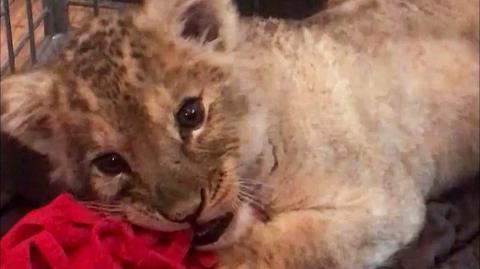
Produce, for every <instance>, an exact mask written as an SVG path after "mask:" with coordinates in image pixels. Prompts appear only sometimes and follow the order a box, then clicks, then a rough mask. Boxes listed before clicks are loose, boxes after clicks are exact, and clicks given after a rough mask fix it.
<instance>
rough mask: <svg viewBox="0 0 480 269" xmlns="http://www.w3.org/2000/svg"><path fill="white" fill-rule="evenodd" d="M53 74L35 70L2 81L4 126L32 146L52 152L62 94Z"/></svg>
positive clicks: (39, 150) (7, 130) (24, 142)
mask: <svg viewBox="0 0 480 269" xmlns="http://www.w3.org/2000/svg"><path fill="white" fill-rule="evenodd" d="M53 77H54V76H53V75H51V74H49V73H46V72H43V71H36V72H32V73H26V74H20V75H12V76H10V77H8V78H6V79H5V80H3V81H1V84H0V86H1V88H0V93H1V99H0V100H1V120H0V125H1V130H2V132H3V133H6V134H8V135H10V136H12V137H14V138H16V139H18V141H19V142H20V143H22V144H23V145H25V146H27V147H29V148H30V149H32V150H34V151H37V152H38V153H41V154H44V155H50V154H52V153H53V152H52V150H53V148H52V146H53V145H54V143H55V142H54V141H53V140H54V137H55V132H54V130H55V125H56V124H58V122H57V121H56V117H57V115H56V113H55V112H56V109H57V107H58V102H59V101H60V100H59V96H58V93H56V92H55V82H54V78H53Z"/></svg>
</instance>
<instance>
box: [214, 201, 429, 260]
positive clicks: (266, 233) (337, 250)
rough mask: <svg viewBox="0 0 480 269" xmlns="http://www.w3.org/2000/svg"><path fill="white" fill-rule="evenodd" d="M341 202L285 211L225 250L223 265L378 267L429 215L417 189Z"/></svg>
mask: <svg viewBox="0 0 480 269" xmlns="http://www.w3.org/2000/svg"><path fill="white" fill-rule="evenodd" d="M360 200H362V201H358V202H356V203H355V204H351V205H350V206H346V207H339V208H334V207H332V208H329V207H325V208H320V207H319V208H311V209H304V210H299V211H291V212H285V213H283V214H280V215H278V216H277V217H276V218H274V219H273V220H272V221H271V222H269V223H267V224H262V225H259V226H256V227H254V228H253V231H252V234H251V235H250V236H249V237H248V239H246V240H245V241H244V242H243V243H240V244H239V245H236V246H235V247H233V248H232V249H227V250H224V251H223V252H221V254H220V257H221V264H220V265H221V266H220V268H221V269H226V268H237V269H239V268H245V269H246V268H253V269H256V268H266V269H287V268H291V269H302V268H303V269H312V268H315V269H352V268H362V269H365V268H374V267H375V266H378V265H379V264H381V263H383V262H384V261H385V260H386V259H388V257H389V256H390V255H391V254H393V253H394V252H395V251H396V250H397V249H399V248H400V247H402V246H403V245H405V244H406V243H408V242H409V241H410V240H412V239H413V237H414V236H415V235H416V234H417V232H418V231H419V230H420V227H421V224H422V222H423V218H424V213H423V212H424V206H423V202H422V199H420V198H419V197H418V196H416V195H407V196H404V197H401V198H400V197H396V198H392V196H389V195H387V194H383V195H378V194H373V195H367V196H364V197H362V198H361V199H360Z"/></svg>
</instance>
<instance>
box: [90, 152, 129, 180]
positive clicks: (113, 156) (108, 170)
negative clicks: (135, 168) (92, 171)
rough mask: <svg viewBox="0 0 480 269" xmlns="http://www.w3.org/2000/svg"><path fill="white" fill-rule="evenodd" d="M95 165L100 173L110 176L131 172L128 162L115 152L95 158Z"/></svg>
mask: <svg viewBox="0 0 480 269" xmlns="http://www.w3.org/2000/svg"><path fill="white" fill-rule="evenodd" d="M93 165H95V166H96V167H97V169H98V170H99V171H100V172H102V173H104V174H107V175H110V176H115V175H118V174H121V173H130V172H131V170H130V166H129V165H128V163H127V161H125V159H124V158H123V157H122V156H120V154H118V153H115V152H111V153H107V154H103V155H101V156H99V157H97V158H95V159H94V160H93Z"/></svg>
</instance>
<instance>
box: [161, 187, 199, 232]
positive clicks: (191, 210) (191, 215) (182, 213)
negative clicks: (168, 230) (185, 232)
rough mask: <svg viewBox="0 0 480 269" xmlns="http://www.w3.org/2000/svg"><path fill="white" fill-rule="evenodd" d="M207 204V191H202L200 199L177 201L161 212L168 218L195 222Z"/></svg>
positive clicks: (181, 221)
mask: <svg viewBox="0 0 480 269" xmlns="http://www.w3.org/2000/svg"><path fill="white" fill-rule="evenodd" d="M204 206H205V191H204V190H203V189H202V190H201V191H200V200H199V201H197V202H195V201H189V202H182V201H179V202H177V203H176V204H175V205H174V206H173V207H172V208H170V209H168V210H163V211H161V212H160V213H161V214H162V215H163V216H164V217H165V218H166V219H168V220H170V221H172V222H178V223H192V224H193V223H195V221H196V219H198V217H199V216H200V214H201V213H202V210H203V208H204Z"/></svg>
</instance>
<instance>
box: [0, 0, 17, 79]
mask: <svg viewBox="0 0 480 269" xmlns="http://www.w3.org/2000/svg"><path fill="white" fill-rule="evenodd" d="M2 7H3V11H4V12H5V17H4V22H5V36H6V38H7V49H8V60H7V63H6V64H5V67H10V72H11V73H13V72H15V54H14V51H13V38H12V24H11V22H10V6H9V5H8V0H2ZM6 69H7V68H5V71H6ZM0 71H1V73H2V74H4V73H5V71H4V68H3V65H2V69H1V70H0Z"/></svg>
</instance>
